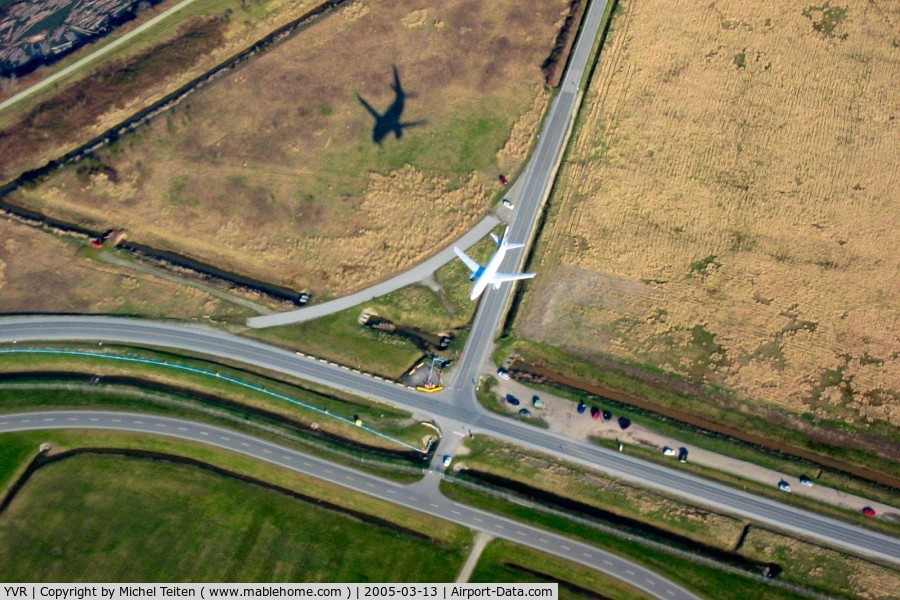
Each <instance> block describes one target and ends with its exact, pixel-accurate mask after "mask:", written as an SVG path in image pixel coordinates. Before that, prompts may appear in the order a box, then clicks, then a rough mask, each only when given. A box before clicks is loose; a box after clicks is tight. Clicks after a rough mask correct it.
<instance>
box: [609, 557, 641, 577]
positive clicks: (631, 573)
mask: <svg viewBox="0 0 900 600" xmlns="http://www.w3.org/2000/svg"><path fill="white" fill-rule="evenodd" d="M603 562H604V563H605V562H606V561H605V560H604V561H603ZM609 564H612V563H609ZM625 572H626V573H628V574H629V575H632V576H633V575H634V571H632V570H631V569H625Z"/></svg>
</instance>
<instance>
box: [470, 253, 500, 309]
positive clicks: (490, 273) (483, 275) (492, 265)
mask: <svg viewBox="0 0 900 600" xmlns="http://www.w3.org/2000/svg"><path fill="white" fill-rule="evenodd" d="M504 256H506V246H501V247H500V248H498V249H497V252H495V253H494V256H492V257H491V260H489V261H488V264H486V265H485V266H484V268H483V269H479V270H478V271H477V272H476V273H475V274H474V275H472V277H471V281H474V282H475V285H474V287H473V288H472V295H471V296H469V299H471V300H475V299H476V298H478V297H479V296H480V295H481V294H482V293H484V290H485V289H486V288H487V286H488V284H489V283H490V282H491V281H493V279H494V275H496V274H497V271H499V270H500V263H502V262H503V257H504Z"/></svg>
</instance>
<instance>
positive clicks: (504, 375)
mask: <svg viewBox="0 0 900 600" xmlns="http://www.w3.org/2000/svg"><path fill="white" fill-rule="evenodd" d="M497 377H499V378H500V379H505V380H506V381H509V372H508V371H506V370H505V369H497Z"/></svg>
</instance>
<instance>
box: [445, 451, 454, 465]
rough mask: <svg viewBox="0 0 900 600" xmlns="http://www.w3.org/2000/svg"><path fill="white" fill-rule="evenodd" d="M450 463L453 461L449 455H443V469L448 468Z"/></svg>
mask: <svg viewBox="0 0 900 600" xmlns="http://www.w3.org/2000/svg"><path fill="white" fill-rule="evenodd" d="M452 461H453V457H452V456H450V455H449V454H445V455H444V460H443V463H444V467H449V466H450V463H451V462H452Z"/></svg>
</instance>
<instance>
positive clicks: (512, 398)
mask: <svg viewBox="0 0 900 600" xmlns="http://www.w3.org/2000/svg"><path fill="white" fill-rule="evenodd" d="M506 401H507V402H509V403H510V404H512V405H513V406H518V405H520V404H522V403H521V402H519V399H518V398H516V397H515V396H513V395H512V394H507V395H506Z"/></svg>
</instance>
